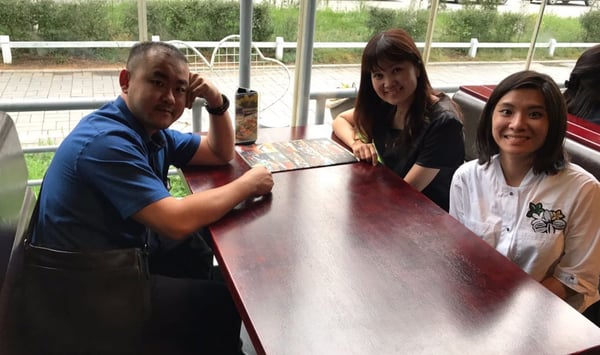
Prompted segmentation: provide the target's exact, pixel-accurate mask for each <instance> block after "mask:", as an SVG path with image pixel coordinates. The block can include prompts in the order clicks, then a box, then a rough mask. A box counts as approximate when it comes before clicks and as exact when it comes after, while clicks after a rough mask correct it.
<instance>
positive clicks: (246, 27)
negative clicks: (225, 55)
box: [239, 0, 252, 89]
mask: <svg viewBox="0 0 600 355" xmlns="http://www.w3.org/2000/svg"><path fill="white" fill-rule="evenodd" d="M251 50H252V0H241V1H240V79H239V81H240V85H239V86H240V87H242V88H248V89H249V88H250V52H251Z"/></svg>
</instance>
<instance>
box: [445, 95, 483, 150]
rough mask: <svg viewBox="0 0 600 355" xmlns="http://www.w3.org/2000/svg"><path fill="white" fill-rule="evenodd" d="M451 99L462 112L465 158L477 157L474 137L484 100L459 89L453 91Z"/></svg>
mask: <svg viewBox="0 0 600 355" xmlns="http://www.w3.org/2000/svg"><path fill="white" fill-rule="evenodd" d="M452 100H454V102H456V103H457V104H458V106H459V107H460V109H461V111H462V114H463V126H464V132H465V160H466V161H469V160H473V159H475V158H477V149H476V147H475V137H476V136H477V126H478V125H479V117H480V116H481V112H482V111H483V107H484V106H485V101H483V100H480V99H478V98H476V97H473V96H471V95H469V94H467V93H465V92H463V91H460V90H459V91H457V92H456V93H454V95H453V96H452Z"/></svg>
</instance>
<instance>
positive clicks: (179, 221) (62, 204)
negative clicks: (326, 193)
mask: <svg viewBox="0 0 600 355" xmlns="http://www.w3.org/2000/svg"><path fill="white" fill-rule="evenodd" d="M119 83H120V85H121V91H122V93H121V95H120V97H118V98H117V99H116V100H115V101H114V102H111V103H109V104H106V105H105V106H103V107H102V108H100V109H98V110H97V111H95V112H93V113H91V114H89V115H88V116H86V117H84V118H83V119H82V120H81V122H80V123H79V124H78V125H77V127H75V129H74V130H73V131H72V132H71V133H70V134H69V135H68V136H67V137H66V138H65V140H64V142H63V143H62V144H61V145H60V147H59V148H58V150H57V152H56V154H55V156H54V158H53V160H52V163H51V165H50V167H49V168H48V171H47V173H46V176H45V178H44V182H43V186H42V191H41V195H40V205H39V218H38V221H37V225H36V227H35V231H34V235H33V238H32V240H33V243H34V244H36V245H41V246H45V247H50V248H55V249H61V250H69V251H91V250H111V249H120V248H131V247H139V246H141V245H143V243H144V238H145V236H146V234H147V233H146V231H147V230H148V229H150V230H152V231H153V232H155V233H156V234H159V235H161V236H163V237H164V240H163V242H168V240H172V241H176V242H179V243H181V244H180V245H183V246H184V247H189V246H190V245H192V244H193V243H202V241H201V240H200V239H197V240H193V239H192V238H197V237H192V238H190V237H189V236H190V235H192V234H193V233H195V232H196V231H198V230H199V229H200V228H202V227H203V226H206V225H208V224H210V223H212V222H214V221H216V220H218V219H220V218H221V217H223V216H224V215H225V214H226V213H227V212H228V211H230V210H231V209H232V208H233V207H235V206H236V205H237V204H238V203H240V202H242V201H244V200H246V199H248V198H251V197H256V196H261V195H264V194H267V193H269V192H270V191H271V189H272V186H273V179H272V176H271V174H270V172H269V171H268V170H267V169H266V168H264V167H257V168H253V169H251V170H249V171H248V172H247V173H245V174H244V175H242V176H241V177H240V178H238V179H237V180H235V181H233V182H231V183H229V184H227V185H224V186H221V187H218V188H215V189H211V190H207V191H203V192H201V193H196V194H192V195H190V196H186V197H185V198H182V199H177V198H174V197H172V196H171V195H170V193H169V190H168V187H167V183H165V181H166V180H165V178H166V172H167V170H168V167H169V166H170V165H174V166H183V165H186V164H202V165H218V164H226V163H228V162H229V161H230V160H231V159H232V158H233V156H234V153H235V151H234V133H233V127H232V122H231V119H230V116H229V114H228V111H227V109H228V107H229V100H228V99H227V97H226V96H225V95H223V94H221V93H220V91H219V90H218V89H217V88H216V87H215V86H214V85H213V84H212V83H211V82H209V81H208V80H206V79H205V78H204V77H203V76H201V75H200V74H197V73H190V72H189V68H188V64H187V60H186V58H185V56H183V55H182V53H181V52H180V51H179V50H178V49H177V48H175V47H174V46H171V45H169V44H166V43H162V42H142V43H138V44H136V45H135V46H134V47H133V48H132V49H131V52H130V55H129V58H128V61H127V66H126V69H124V70H122V71H121V73H120V75H119ZM198 97H199V98H204V99H205V100H206V102H207V111H208V112H209V114H210V116H209V119H210V126H209V127H210V130H209V132H208V133H207V135H206V136H204V137H202V138H201V137H200V136H198V135H196V134H191V133H181V132H179V131H175V130H171V129H169V127H170V125H171V124H172V123H173V122H175V121H176V120H177V119H178V118H179V117H180V116H181V115H182V113H183V111H184V109H185V108H186V107H188V108H190V107H191V106H192V103H193V101H194V99H196V98H198ZM190 240H191V242H190ZM180 241H183V242H180ZM154 242H155V243H154V244H156V242H157V241H156V240H155V241H154ZM159 242H160V241H159ZM151 244H152V241H151ZM155 248H160V246H156V245H155ZM152 253H157V254H160V253H161V251H160V250H158V251H157V250H154V251H152ZM152 253H151V256H150V265H151V270H152V255H153V254H152ZM181 268H182V269H184V268H185V267H183V266H182V267H181ZM173 270H178V266H174V267H173ZM175 274H176V272H175ZM170 276H177V275H170ZM182 276H188V274H187V271H185V270H183V271H182ZM153 283H154V284H153V287H154V288H153V294H152V301H153V305H152V307H153V309H152V311H153V313H152V321H151V323H152V324H151V325H150V329H156V332H157V333H160V332H163V333H169V334H170V335H171V336H173V337H174V338H176V339H181V341H182V342H186V343H190V344H192V345H190V346H191V348H192V349H199V351H201V352H202V353H204V352H206V350H207V349H209V350H210V353H215V354H216V353H218V354H230V353H236V352H237V351H239V344H238V340H239V331H240V324H241V323H240V318H239V315H238V313H237V311H236V310H235V306H234V305H233V301H232V299H231V296H230V295H229V293H228V292H227V289H226V287H225V285H224V284H221V283H218V282H214V281H206V280H191V279H189V278H176V277H164V276H158V275H155V276H153ZM167 288H168V290H167ZM163 291H168V292H163ZM173 305H176V306H177V307H173ZM161 327H162V329H161ZM66 336H68V334H67V335H66Z"/></svg>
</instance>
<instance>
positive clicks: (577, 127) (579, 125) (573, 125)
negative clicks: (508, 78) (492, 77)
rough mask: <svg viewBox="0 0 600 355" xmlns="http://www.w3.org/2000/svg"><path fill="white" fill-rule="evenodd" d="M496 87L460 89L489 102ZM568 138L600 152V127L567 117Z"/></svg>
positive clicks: (580, 119)
mask: <svg viewBox="0 0 600 355" xmlns="http://www.w3.org/2000/svg"><path fill="white" fill-rule="evenodd" d="M495 87H496V85H464V86H461V87H460V88H459V90H460V91H463V92H465V93H467V94H469V95H471V96H473V97H475V98H478V99H480V100H483V101H484V102H485V101H487V100H488V98H489V97H490V95H491V94H492V91H493V90H494V88H495ZM567 138H571V139H572V140H574V141H577V142H579V143H581V144H583V145H585V146H588V147H590V148H592V149H594V150H596V151H599V152H600V125H598V124H595V123H593V122H590V121H586V120H584V119H582V118H579V117H577V116H574V115H571V114H569V115H568V116H567Z"/></svg>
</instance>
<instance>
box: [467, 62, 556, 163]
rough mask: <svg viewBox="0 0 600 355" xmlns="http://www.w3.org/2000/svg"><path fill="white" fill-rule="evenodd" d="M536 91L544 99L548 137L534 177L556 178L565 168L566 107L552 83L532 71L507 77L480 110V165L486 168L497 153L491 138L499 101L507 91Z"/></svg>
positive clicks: (541, 150)
mask: <svg viewBox="0 0 600 355" xmlns="http://www.w3.org/2000/svg"><path fill="white" fill-rule="evenodd" d="M518 89H537V90H539V91H540V92H541V93H542V95H543V96H544V103H545V105H546V113H547V117H548V134H547V135H546V139H545V140H544V144H543V145H542V146H541V147H540V148H539V149H538V150H537V152H535V158H534V161H533V172H534V173H535V174H540V173H546V174H556V173H557V172H558V171H559V170H560V169H562V168H563V167H564V166H565V163H566V155H565V151H564V144H563V143H564V139H565V134H566V130H567V107H566V104H565V100H564V98H563V96H562V93H561V92H560V88H559V87H558V85H556V83H555V82H554V80H553V79H552V78H551V77H550V76H548V75H546V74H542V73H538V72H535V71H531V70H525V71H521V72H517V73H514V74H511V75H509V76H507V77H506V78H505V79H504V80H502V81H501V82H500V83H499V84H498V85H497V86H496V88H495V89H494V90H493V91H492V94H491V95H490V97H489V99H488V101H487V103H486V104H485V106H484V108H483V112H482V113H481V117H480V120H479V126H478V128H477V137H476V140H475V141H476V146H477V151H478V153H479V158H478V160H479V164H489V163H490V161H491V158H492V156H493V155H495V154H498V153H499V147H498V144H496V141H495V140H494V138H493V136H492V116H493V113H494V110H495V108H496V105H497V104H498V102H499V101H500V99H501V98H502V97H503V96H504V95H506V94H507V93H508V92H509V91H512V90H518Z"/></svg>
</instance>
